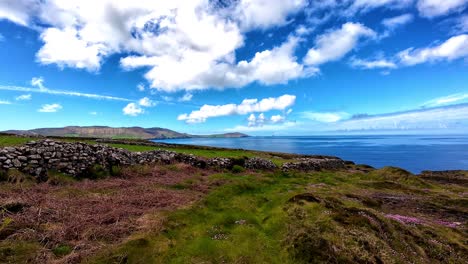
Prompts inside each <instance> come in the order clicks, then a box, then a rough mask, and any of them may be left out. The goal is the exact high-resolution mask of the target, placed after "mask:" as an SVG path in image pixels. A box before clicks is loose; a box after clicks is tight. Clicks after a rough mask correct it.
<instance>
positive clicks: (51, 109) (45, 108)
mask: <svg viewBox="0 0 468 264" xmlns="http://www.w3.org/2000/svg"><path fill="white" fill-rule="evenodd" d="M62 108H63V107H62V106H61V105H60V104H44V105H42V107H41V108H39V110H37V111H39V112H42V113H55V112H57V111H59V110H61V109H62Z"/></svg>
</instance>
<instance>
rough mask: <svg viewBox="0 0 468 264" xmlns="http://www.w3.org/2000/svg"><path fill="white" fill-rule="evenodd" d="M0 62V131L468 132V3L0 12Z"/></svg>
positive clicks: (243, 2)
mask: <svg viewBox="0 0 468 264" xmlns="http://www.w3.org/2000/svg"><path fill="white" fill-rule="evenodd" d="M0 59H1V60H0V116H1V120H2V122H0V130H7V129H32V128H39V127H61V126H67V125H81V126H87V125H108V126H119V127H120V126H142V127H165V128H169V129H174V130H177V131H181V132H187V133H194V134H206V133H222V132H233V131H239V132H245V133H247V134H251V135H271V134H275V135H308V134H333V133H376V134H381V133H390V134H393V133H395V134H401V133H403V134H404V133H466V132H467V131H468V86H467V84H468V65H467V62H468V0H451V1H442V0H356V1H351V0H341V1H338V0H323V1H306V0H290V1H282V0H238V1H234V0H232V1H231V0H224V1H221V0H219V1H213V0H212V1H208V0H194V1H178V0H174V1H162V0H161V1H150V0H122V1H111V0H101V1H92V3H91V1H59V0H42V1H39V0H5V1H1V2H0Z"/></svg>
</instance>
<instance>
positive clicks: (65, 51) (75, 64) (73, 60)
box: [37, 28, 109, 71]
mask: <svg viewBox="0 0 468 264" xmlns="http://www.w3.org/2000/svg"><path fill="white" fill-rule="evenodd" d="M41 39H42V41H43V42H44V43H45V44H44V46H43V47H42V48H41V49H40V50H39V52H38V53H37V59H38V61H39V62H40V63H41V64H46V65H47V64H57V65H58V66H59V67H61V68H63V67H72V68H78V69H87V70H90V71H97V70H99V68H100V66H101V60H102V58H103V57H104V56H106V55H107V54H108V53H109V51H108V50H107V47H106V46H105V45H103V44H100V43H90V42H88V41H86V40H84V39H83V37H82V36H81V35H80V33H79V32H78V31H77V30H76V29H73V28H65V29H57V28H48V29H46V30H45V31H44V32H43V33H42V34H41ZM64 43H66V46H64Z"/></svg>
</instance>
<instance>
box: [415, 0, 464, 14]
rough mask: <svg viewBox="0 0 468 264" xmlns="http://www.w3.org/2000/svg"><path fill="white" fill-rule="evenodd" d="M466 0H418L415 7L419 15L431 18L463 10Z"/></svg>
mask: <svg viewBox="0 0 468 264" xmlns="http://www.w3.org/2000/svg"><path fill="white" fill-rule="evenodd" d="M467 4H468V0H419V1H418V3H417V8H418V11H419V13H420V14H421V16H424V17H428V18H432V17H437V16H442V15H447V14H450V13H453V12H457V11H461V10H463V9H464V8H465V7H466V6H467Z"/></svg>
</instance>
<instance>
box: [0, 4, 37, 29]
mask: <svg viewBox="0 0 468 264" xmlns="http://www.w3.org/2000/svg"><path fill="white" fill-rule="evenodd" d="M37 5H38V1H35V0H2V1H0V20H2V19H6V20H10V21H12V22H13V23H16V24H19V25H22V26H27V25H28V24H29V20H30V16H31V12H32V11H33V10H35V9H36V8H37Z"/></svg>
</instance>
